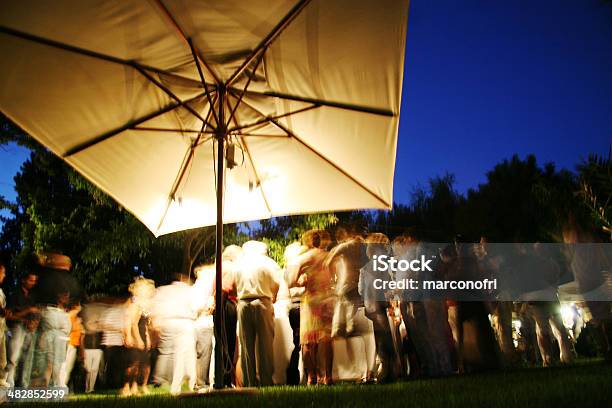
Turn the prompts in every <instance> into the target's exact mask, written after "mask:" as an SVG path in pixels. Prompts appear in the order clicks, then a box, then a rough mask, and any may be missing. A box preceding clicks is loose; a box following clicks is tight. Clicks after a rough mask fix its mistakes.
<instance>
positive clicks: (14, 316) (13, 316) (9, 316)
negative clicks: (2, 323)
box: [5, 306, 40, 320]
mask: <svg viewBox="0 0 612 408" xmlns="http://www.w3.org/2000/svg"><path fill="white" fill-rule="evenodd" d="M39 312H40V309H39V308H38V307H36V306H30V307H26V308H25V309H23V310H20V311H18V312H15V311H13V310H11V309H9V308H7V309H5V313H6V320H23V319H25V317H26V316H27V315H29V314H30V313H39Z"/></svg>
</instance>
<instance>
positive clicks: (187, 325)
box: [152, 273, 202, 394]
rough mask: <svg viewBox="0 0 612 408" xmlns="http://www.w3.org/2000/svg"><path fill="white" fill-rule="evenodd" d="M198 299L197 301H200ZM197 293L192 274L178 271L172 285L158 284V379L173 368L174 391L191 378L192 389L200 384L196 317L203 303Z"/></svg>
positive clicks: (155, 316)
mask: <svg viewBox="0 0 612 408" xmlns="http://www.w3.org/2000/svg"><path fill="white" fill-rule="evenodd" d="M196 301H197V303H196ZM200 301H201V299H196V297H195V296H194V295H193V288H192V286H190V285H189V277H188V276H186V275H183V274H180V273H178V274H176V278H175V281H174V282H172V283H171V284H170V285H166V286H160V287H158V288H157V290H156V293H155V296H154V298H153V306H152V315H153V319H154V325H155V327H156V329H157V330H158V331H159V347H158V349H159V356H158V359H157V364H156V367H155V371H156V378H157V381H166V379H167V374H166V372H167V370H169V369H170V371H171V374H170V392H171V393H172V394H179V393H180V392H181V389H182V386H183V383H184V381H185V379H187V386H188V389H189V391H193V390H194V389H195V384H196V379H197V375H196V332H195V321H196V317H197V313H198V311H199V310H200V308H201V307H202V303H200Z"/></svg>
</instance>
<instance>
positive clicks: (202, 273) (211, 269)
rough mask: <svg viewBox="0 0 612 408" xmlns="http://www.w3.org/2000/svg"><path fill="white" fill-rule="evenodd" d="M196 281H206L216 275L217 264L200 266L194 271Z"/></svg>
mask: <svg viewBox="0 0 612 408" xmlns="http://www.w3.org/2000/svg"><path fill="white" fill-rule="evenodd" d="M193 273H194V275H195V277H196V279H204V278H205V277H206V276H207V275H213V276H214V275H215V264H203V265H198V266H196V267H195V268H194V269H193Z"/></svg>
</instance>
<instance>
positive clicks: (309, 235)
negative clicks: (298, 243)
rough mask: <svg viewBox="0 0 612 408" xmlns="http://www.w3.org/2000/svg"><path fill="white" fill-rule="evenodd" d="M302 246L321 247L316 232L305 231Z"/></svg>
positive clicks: (318, 235)
mask: <svg viewBox="0 0 612 408" xmlns="http://www.w3.org/2000/svg"><path fill="white" fill-rule="evenodd" d="M302 245H304V246H305V247H307V248H309V249H310V248H319V246H320V245H321V235H320V234H319V232H318V231H316V230H310V231H306V232H305V233H304V234H303V235H302Z"/></svg>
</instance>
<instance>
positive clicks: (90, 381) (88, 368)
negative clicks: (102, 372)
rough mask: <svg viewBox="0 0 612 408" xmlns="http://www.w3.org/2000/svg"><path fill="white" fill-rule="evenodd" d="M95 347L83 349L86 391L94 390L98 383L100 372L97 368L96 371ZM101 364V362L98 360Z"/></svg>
mask: <svg viewBox="0 0 612 408" xmlns="http://www.w3.org/2000/svg"><path fill="white" fill-rule="evenodd" d="M94 351H95V350H94V349H85V350H84V351H83V354H84V356H83V368H84V369H85V392H92V391H93V390H94V386H95V383H96V377H97V374H98V370H97V369H96V371H95V374H96V376H93V373H94V359H95V357H94V354H95V353H94ZM98 365H99V362H98Z"/></svg>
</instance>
